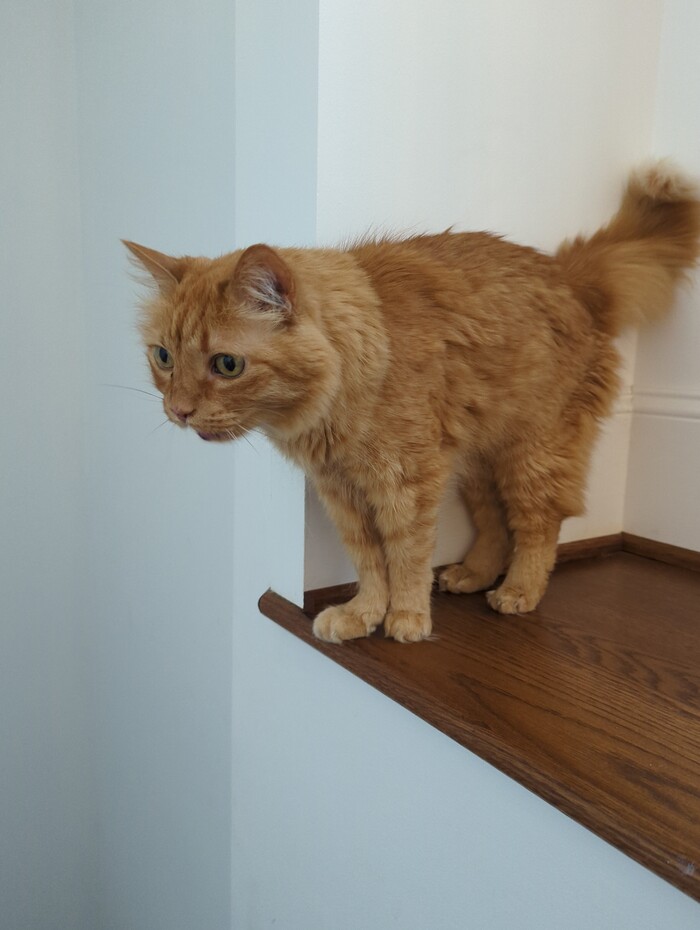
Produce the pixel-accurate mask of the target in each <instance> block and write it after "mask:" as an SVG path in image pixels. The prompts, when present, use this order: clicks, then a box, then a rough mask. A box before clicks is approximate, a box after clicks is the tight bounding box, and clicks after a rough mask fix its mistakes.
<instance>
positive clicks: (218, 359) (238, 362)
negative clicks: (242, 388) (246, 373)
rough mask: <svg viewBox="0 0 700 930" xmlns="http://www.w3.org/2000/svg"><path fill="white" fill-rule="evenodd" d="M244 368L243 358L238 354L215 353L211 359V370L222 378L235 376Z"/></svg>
mask: <svg viewBox="0 0 700 930" xmlns="http://www.w3.org/2000/svg"><path fill="white" fill-rule="evenodd" d="M244 368H245V360H244V359H243V358H241V356H240V355H215V356H214V358H213V359H212V360H211V370H212V371H213V372H214V374H215V375H222V376H223V377H224V378H237V377H238V376H239V375H240V374H241V372H242V371H243V369H244Z"/></svg>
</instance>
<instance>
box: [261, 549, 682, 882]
mask: <svg viewBox="0 0 700 930" xmlns="http://www.w3.org/2000/svg"><path fill="white" fill-rule="evenodd" d="M619 552H631V553H632V554H634V555H636V556H638V557H643V558H647V559H654V560H655V561H660V562H665V563H667V564H672V565H675V566H680V567H682V568H685V569H692V570H698V569H700V554H699V553H695V552H692V551H691V550H687V549H682V548H680V547H675V546H667V545H666V544H663V543H656V542H654V541H652V540H645V539H642V538H640V537H636V536H632V535H630V534H616V535H614V536H608V537H600V538H598V539H596V540H584V541H581V542H576V543H570V544H565V545H564V546H563V547H560V561H561V562H567V561H572V560H576V559H584V558H585V559H591V558H595V557H605V556H607V555H611V554H613V553H619ZM353 590H354V586H352V585H343V586H338V587H336V588H333V589H324V591H323V592H321V591H319V592H310V593H311V594H312V595H314V598H313V601H312V603H311V604H309V603H308V602H306V601H305V609H306V610H307V611H308V609H309V607H312V609H318V607H319V606H320V605H321V603H322V601H321V598H320V597H318V595H321V594H325V596H326V599H325V600H324V601H323V604H328V603H329V600H333V601H340V600H343V599H346V598H347V597H349V596H351V595H352V592H353ZM329 594H330V595H331V596H330V598H329V597H328V595H329ZM259 607H260V611H261V613H263V614H264V615H265V616H266V617H268V618H270V619H271V620H273V621H275V622H276V623H278V624H279V625H280V626H282V627H283V628H285V629H286V630H288V631H289V632H290V633H292V634H293V635H295V636H297V637H298V638H300V639H302V640H303V641H305V642H306V643H307V644H308V645H310V646H312V648H314V649H316V650H317V651H318V652H321V653H322V654H323V655H325V656H327V657H328V658H329V659H331V660H332V661H333V662H335V663H336V664H338V665H340V666H342V667H343V668H345V669H346V670H348V671H350V672H351V673H353V674H355V675H356V676H357V677H359V678H360V679H362V680H364V681H365V682H367V683H368V684H370V685H371V686H372V687H374V688H376V689H377V690H379V691H380V692H381V693H383V694H385V695H386V696H388V697H390V698H391V699H392V700H394V701H396V702H397V703H399V704H400V705H401V706H403V707H405V708H407V709H408V710H410V711H411V712H412V713H414V714H416V715H417V716H418V717H420V718H421V719H423V720H425V721H426V722H428V723H429V724H430V725H432V726H434V727H436V728H437V729H439V730H440V731H441V732H443V733H445V735H447V736H449V737H450V738H451V739H453V740H455V741H456V742H457V743H459V744H460V745H462V746H464V747H465V748H466V749H468V750H469V751H471V752H473V753H475V754H476V755H478V756H479V757H481V758H482V759H484V760H485V761H486V762H488V763H490V764H492V765H494V766H495V767H496V768H498V769H499V770H500V771H502V772H503V773H504V774H506V775H508V776H509V777H512V778H514V779H515V780H516V781H518V782H519V783H520V784H521V785H523V786H524V787H525V788H527V789H528V790H531V791H532V792H533V793H535V794H536V795H538V796H539V797H541V798H543V799H544V800H545V801H547V802H548V803H551V804H553V805H554V806H555V807H557V808H558V809H559V810H561V811H562V812H563V813H564V814H566V815H568V816H570V817H572V818H573V819H574V820H576V821H577V822H578V823H580V824H582V825H583V826H585V827H587V828H588V829H590V830H591V831H593V832H594V833H595V834H597V835H598V836H600V837H601V838H602V839H604V840H606V841H607V842H609V843H611V844H612V845H614V846H615V847H617V848H618V849H620V850H621V851H622V852H623V853H625V854H626V855H628V856H630V857H631V858H633V859H635V860H636V861H638V862H639V863H640V864H642V865H643V866H646V867H647V868H650V869H651V870H652V871H654V872H655V873H656V874H658V875H660V876H661V877H662V878H665V879H666V880H667V881H669V882H671V883H672V884H673V885H675V886H676V887H678V888H679V889H680V890H682V891H684V892H685V893H686V894H688V895H690V896H691V897H693V898H695V899H696V900H700V880H699V879H700V874H699V872H698V870H697V868H696V866H697V865H698V864H697V863H693V862H685V861H684V860H679V858H678V855H677V851H674V850H673V849H670V848H664V846H663V844H660V843H659V842H658V841H657V840H654V841H650V840H649V839H648V838H647V837H645V836H644V834H643V832H640V831H636V832H635V833H634V837H633V840H631V837H630V831H629V830H628V829H626V825H625V824H623V823H620V822H619V819H618V818H616V817H615V816H611V812H610V811H609V810H607V809H606V808H605V804H599V805H598V806H593V805H591V804H590V801H586V800H585V799H582V795H581V792H580V790H579V788H580V786H578V785H577V784H575V783H573V782H572V783H571V784H569V783H567V781H561V780H555V779H552V777H551V773H548V772H547V771H544V770H541V769H539V768H538V767H537V766H536V765H533V764H532V763H531V760H529V759H527V758H524V757H522V756H520V755H519V754H518V753H517V752H513V751H512V749H511V748H510V747H509V746H508V745H507V744H506V743H504V741H503V739H501V738H499V737H498V736H495V737H494V736H493V735H492V734H491V733H490V732H489V731H488V730H487V729H484V728H483V727H478V726H471V725H470V724H469V722H468V721H467V722H465V720H464V719H462V721H461V722H459V724H456V723H455V721H454V717H452V716H450V714H449V713H445V712H443V709H442V708H441V707H440V705H439V703H437V702H435V701H432V700H431V696H430V694H429V693H426V691H425V689H421V688H420V683H418V684H416V683H415V682H413V681H412V680H411V679H410V678H409V677H406V678H404V679H400V678H397V676H396V675H395V674H393V675H392V674H388V673H387V669H386V667H385V664H384V661H383V654H382V651H381V650H380V649H379V650H378V649H374V648H372V644H371V641H367V640H365V641H358V642H359V643H366V644H369V648H364V647H363V646H360V648H355V644H348V645H347V646H335V645H329V644H327V643H324V642H321V641H320V640H317V639H316V638H315V637H314V636H313V633H312V628H311V623H310V620H309V616H308V613H306V612H305V611H303V610H302V609H301V608H300V607H298V606H297V605H295V604H293V603H291V602H289V601H287V600H286V599H285V598H283V597H281V596H280V595H278V594H276V593H275V592H274V591H271V590H269V591H267V592H265V594H263V595H262V597H261V598H260V601H259ZM377 645H381V644H377ZM401 648H411V647H401Z"/></svg>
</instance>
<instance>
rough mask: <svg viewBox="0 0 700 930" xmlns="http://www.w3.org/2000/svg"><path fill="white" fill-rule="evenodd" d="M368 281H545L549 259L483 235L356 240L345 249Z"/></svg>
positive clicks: (550, 272) (476, 283) (551, 265)
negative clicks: (465, 278) (457, 278)
mask: <svg viewBox="0 0 700 930" xmlns="http://www.w3.org/2000/svg"><path fill="white" fill-rule="evenodd" d="M348 251H349V252H350V254H352V255H353V256H354V257H355V259H356V260H357V261H358V263H359V264H360V265H361V266H362V268H363V270H364V271H365V272H366V273H367V274H368V275H369V276H370V278H372V279H373V280H374V281H379V282H382V281H384V280H387V279H388V280H395V281H400V280H401V278H402V277H403V278H412V279H416V278H420V277H427V278H437V279H438V280H445V279H448V278H450V277H451V276H452V275H453V274H457V275H461V276H468V278H469V282H470V284H471V286H472V287H477V288H478V287H479V286H485V285H487V284H489V283H492V282H494V281H500V282H503V281H507V280H509V279H518V278H545V279H546V280H548V281H549V280H551V278H552V276H553V275H555V274H556V266H555V263H554V261H553V259H552V258H551V256H549V255H546V254H544V253H542V252H538V251H537V250H536V249H533V248H529V247H527V246H522V245H518V244H516V243H513V242H509V241H508V240H506V239H503V238H502V237H501V236H496V235H493V234H492V233H488V232H452V231H451V230H446V231H445V232H443V233H439V234H437V235H425V236H413V237H410V238H406V239H400V238H386V239H377V240H370V241H365V242H360V243H358V244H357V245H355V246H353V247H352V248H350V249H349V250H348Z"/></svg>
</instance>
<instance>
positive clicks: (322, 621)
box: [313, 481, 389, 643]
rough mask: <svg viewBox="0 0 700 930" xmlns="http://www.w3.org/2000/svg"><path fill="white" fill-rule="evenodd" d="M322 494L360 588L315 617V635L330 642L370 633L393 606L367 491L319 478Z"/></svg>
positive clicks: (318, 483)
mask: <svg viewBox="0 0 700 930" xmlns="http://www.w3.org/2000/svg"><path fill="white" fill-rule="evenodd" d="M316 489H317V491H318V493H319V497H320V498H321V500H322V501H323V504H324V506H325V508H326V510H327V512H328V515H329V516H330V518H331V520H333V522H334V524H335V526H336V528H337V529H338V531H339V533H340V536H341V538H342V540H343V543H344V544H345V548H346V549H347V551H348V553H349V554H350V557H351V559H352V561H353V564H354V565H355V568H356V570H357V575H358V579H359V581H358V591H357V594H356V595H355V597H353V598H352V599H351V600H349V601H348V602H347V603H345V604H339V605H337V606H333V607H326V608H325V610H322V611H321V612H320V613H319V614H318V615H317V616H316V618H315V619H314V624H313V631H314V635H315V636H317V637H318V638H319V639H323V640H325V641H326V642H330V643H341V642H343V641H344V640H346V639H358V638H360V637H363V636H369V635H370V634H371V633H373V632H374V630H375V629H376V628H377V627H378V626H379V624H380V623H381V622H382V620H383V619H384V615H385V614H386V611H387V607H388V606H389V587H388V583H387V569H386V564H385V561H384V553H383V550H382V543H381V539H380V537H379V535H378V533H377V529H376V526H375V525H374V520H373V518H372V514H371V511H370V508H369V505H368V504H367V501H366V500H365V499H364V497H363V495H362V494H361V492H360V491H358V490H357V489H353V488H350V487H348V486H346V485H344V484H341V483H339V482H330V481H318V482H316Z"/></svg>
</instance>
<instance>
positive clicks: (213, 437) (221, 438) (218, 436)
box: [196, 430, 234, 442]
mask: <svg viewBox="0 0 700 930" xmlns="http://www.w3.org/2000/svg"><path fill="white" fill-rule="evenodd" d="M196 432H197V435H198V436H199V438H200V439H203V440H204V441H205V442H231V440H232V439H233V438H234V437H233V436H232V435H231V433H229V432H226V433H207V432H205V431H204V430H201V431H200V430H197V431H196Z"/></svg>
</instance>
